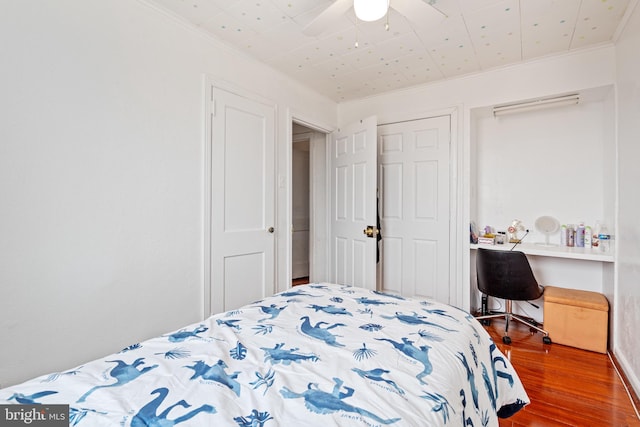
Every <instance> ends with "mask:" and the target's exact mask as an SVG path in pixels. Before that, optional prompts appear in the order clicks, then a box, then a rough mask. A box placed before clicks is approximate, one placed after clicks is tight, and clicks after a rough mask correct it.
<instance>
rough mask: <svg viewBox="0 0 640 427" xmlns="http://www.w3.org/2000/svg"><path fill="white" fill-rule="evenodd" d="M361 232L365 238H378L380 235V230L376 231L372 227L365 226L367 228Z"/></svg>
mask: <svg viewBox="0 0 640 427" xmlns="http://www.w3.org/2000/svg"><path fill="white" fill-rule="evenodd" d="M362 232H363V233H364V234H366V235H367V237H372V238H373V237H376V236H378V234H379V233H380V230H378V229H377V228H376V227H374V226H373V225H367V228H365V229H364V230H362Z"/></svg>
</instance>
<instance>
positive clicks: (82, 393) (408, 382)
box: [0, 283, 529, 427]
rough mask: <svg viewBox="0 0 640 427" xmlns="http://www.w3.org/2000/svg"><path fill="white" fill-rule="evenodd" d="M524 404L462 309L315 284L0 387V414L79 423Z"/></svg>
mask: <svg viewBox="0 0 640 427" xmlns="http://www.w3.org/2000/svg"><path fill="white" fill-rule="evenodd" d="M143 320H144V319H143ZM96 339H99V337H96ZM45 356H46V355H45ZM528 402H529V399H528V397H527V395H526V392H525V391H524V388H523V387H522V383H521V382H520V380H519V378H518V376H517V374H516V372H515V371H514V370H513V367H512V366H511V363H510V361H509V359H508V358H507V357H505V356H504V355H503V354H502V353H501V352H500V350H499V348H498V347H497V346H496V345H495V344H494V343H493V341H492V340H491V338H490V337H489V335H488V334H487V333H486V331H485V330H484V328H483V327H482V325H480V324H479V323H478V322H477V321H476V320H475V319H474V318H473V316H471V315H470V314H469V313H467V312H465V311H464V310H461V309H459V308H455V307H450V306H447V305H444V304H441V303H439V302H437V301H434V300H426V299H421V300H415V299H412V298H407V297H404V296H401V295H394V294H388V293H385V292H376V291H370V290H367V289H363V288H357V287H352V286H346V285H332V284H325V283H322V284H311V285H301V286H296V287H295V288H292V289H289V290H287V291H285V292H282V293H279V294H275V295H273V296H271V297H267V298H264V299H262V300H261V301H257V302H253V303H251V304H249V305H246V306H243V307H237V308H234V309H233V310H230V311H227V312H224V313H218V314H215V315H212V316H210V317H209V318H208V319H205V320H203V321H200V322H196V323H193V324H191V325H186V326H184V327H183V328H180V329H177V330H175V331H168V332H166V333H164V334H163V335H160V336H158V337H156V338H152V339H149V340H146V341H141V342H136V343H134V344H131V345H129V346H126V347H124V349H123V350H120V351H119V352H116V353H114V354H112V355H110V356H106V357H104V358H100V359H97V360H94V361H92V362H88V363H84V364H82V365H79V366H77V367H70V368H69V369H66V370H61V371H58V372H56V373H53V374H49V375H43V376H41V377H39V378H35V379H33V380H31V381H27V382H25V383H23V384H18V385H16V386H10V387H6V388H4V389H0V404H2V403H7V404H14V405H15V404H37V405H39V404H41V405H47V404H56V403H65V404H69V403H70V407H69V424H70V425H71V426H79V427H85V426H86V427H94V426H95V427H103V426H118V425H120V426H129V427H142V426H150V427H169V426H182V425H184V426H186V425H211V426H218V425H220V426H240V427H277V426H302V425H305V426H306V425H308V426H322V427H338V426H340V427H341V426H350V427H351V426H353V427H381V426H383V425H397V426H405V425H406V426H422V425H429V426H432V425H433V426H460V425H462V426H478V427H482V426H489V425H498V416H499V415H501V416H508V415H511V414H513V413H515V412H516V411H517V410H518V409H519V408H521V407H522V406H525V405H526V404H528Z"/></svg>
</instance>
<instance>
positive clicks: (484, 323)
mask: <svg viewBox="0 0 640 427" xmlns="http://www.w3.org/2000/svg"><path fill="white" fill-rule="evenodd" d="M480 323H481V324H482V325H484V326H489V325H491V319H482V320H481V321H480Z"/></svg>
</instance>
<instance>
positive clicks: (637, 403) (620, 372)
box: [609, 351, 640, 419]
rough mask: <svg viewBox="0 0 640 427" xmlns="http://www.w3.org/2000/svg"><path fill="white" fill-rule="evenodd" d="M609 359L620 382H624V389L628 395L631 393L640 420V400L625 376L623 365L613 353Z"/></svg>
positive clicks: (610, 353)
mask: <svg viewBox="0 0 640 427" xmlns="http://www.w3.org/2000/svg"><path fill="white" fill-rule="evenodd" d="M609 359H611V363H612V364H613V367H614V368H615V370H616V372H617V373H618V375H619V376H620V380H621V381H622V382H623V384H624V387H625V389H626V390H627V393H629V397H630V398H631V403H632V404H633V408H634V409H635V411H636V415H637V416H638V418H639V419H640V399H639V398H638V393H637V392H636V390H635V389H634V388H633V385H632V383H631V381H629V378H628V377H627V374H625V372H624V369H623V368H622V364H621V363H620V361H619V360H618V358H616V355H615V354H614V353H613V352H612V351H609Z"/></svg>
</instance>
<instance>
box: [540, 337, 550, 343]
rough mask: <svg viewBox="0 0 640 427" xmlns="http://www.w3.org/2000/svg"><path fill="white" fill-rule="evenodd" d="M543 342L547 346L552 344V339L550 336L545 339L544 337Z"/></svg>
mask: <svg viewBox="0 0 640 427" xmlns="http://www.w3.org/2000/svg"><path fill="white" fill-rule="evenodd" d="M542 342H543V343H545V344H551V338H549V336H548V335H545V336H544V337H542Z"/></svg>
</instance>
